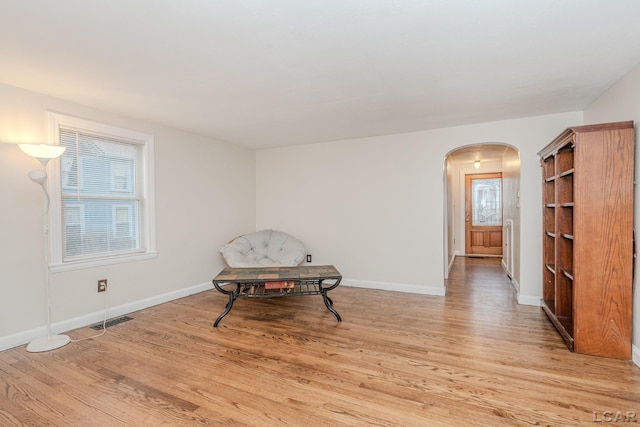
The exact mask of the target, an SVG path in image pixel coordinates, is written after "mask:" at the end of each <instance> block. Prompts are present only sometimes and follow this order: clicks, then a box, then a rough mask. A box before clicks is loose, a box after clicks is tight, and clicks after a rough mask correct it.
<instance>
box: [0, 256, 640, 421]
mask: <svg viewBox="0 0 640 427" xmlns="http://www.w3.org/2000/svg"><path fill="white" fill-rule="evenodd" d="M499 262H500V261H499V260H498V259H470V258H458V259H457V260H456V262H455V265H454V268H453V271H452V274H451V278H450V279H449V281H448V283H447V296H446V297H436V296H425V295H413V294H406V293H395V292H387V291H378V290H368V289H362V288H351V287H346V286H345V287H338V288H337V289H336V290H335V291H332V292H331V294H330V295H331V297H332V298H333V301H334V303H335V307H336V308H337V310H338V311H339V312H340V314H341V315H342V317H343V322H341V323H338V322H337V321H336V319H335V317H334V316H333V315H332V314H331V313H330V312H329V311H328V310H327V309H326V308H325V306H324V304H323V303H322V299H321V298H320V297H317V296H316V297H296V298H283V299H269V300H241V301H238V302H236V304H235V305H234V308H233V310H232V311H231V313H230V314H229V315H228V316H227V317H225V318H224V319H223V320H222V322H221V323H220V326H219V327H218V328H217V329H214V328H212V325H211V323H212V322H213V320H214V319H215V318H216V317H217V315H218V314H220V313H221V312H222V310H223V309H224V305H225V303H226V298H225V297H224V296H223V295H222V294H219V293H217V292H216V291H215V290H212V291H208V292H204V293H201V294H198V295H193V296H190V297H187V298H183V299H180V300H177V301H173V302H170V303H166V304H162V305H160V306H156V307H152V308H149V309H145V310H142V311H139V312H136V313H133V314H131V316H132V317H134V319H133V320H131V321H129V322H126V323H122V324H119V325H116V326H113V327H111V328H109V329H108V331H107V333H106V334H105V335H104V336H102V337H100V338H97V339H93V340H87V341H82V342H79V343H72V344H70V345H67V346H66V347H63V348H61V349H58V350H56V351H52V352H49V353H41V354H30V353H27V352H26V351H25V348H24V346H23V347H18V348H15V349H11V350H7V351H4V352H1V353H0V375H1V377H2V378H1V379H2V381H1V384H2V388H1V389H0V426H13V425H29V426H44V425H57V426H82V427H85V426H101V427H104V426H125V425H126V426H217V425H228V426H234V425H253V426H269V425H277V426H280V425H288V426H309V427H312V426H314V427H315V426H325V425H327V426H336V425H363V426H440V425H447V426H450V425H453V426H469V425H476V426H482V425H486V426H496V425H554V426H561V425H566V426H575V425H581V424H584V425H594V423H603V422H606V421H610V420H613V419H614V418H617V419H618V421H620V420H621V418H620V417H627V420H630V421H635V422H640V403H639V402H640V368H638V367H637V366H635V365H633V363H631V362H629V361H620V360H613V359H605V358H600V357H594V356H585V355H580V354H575V353H570V352H569V351H568V350H567V349H566V347H565V346H564V344H563V342H562V340H561V338H560V336H559V335H558V334H557V333H556V331H555V330H554V329H553V327H552V326H551V324H550V323H549V322H548V320H547V319H546V318H545V316H544V314H543V313H542V311H541V310H540V308H537V307H529V306H519V305H517V304H516V303H515V300H514V292H513V289H512V288H511V285H510V284H509V282H508V280H507V277H506V276H505V275H504V273H503V271H502V269H501V267H500V264H499ZM338 268H339V266H338ZM94 333H95V331H93V330H91V329H89V328H83V329H79V330H77V331H72V332H71V333H70V335H71V336H72V337H73V338H81V337H83V336H88V335H92V334H94ZM632 413H635V414H637V415H635V419H633V416H632ZM596 425H597V424H596Z"/></svg>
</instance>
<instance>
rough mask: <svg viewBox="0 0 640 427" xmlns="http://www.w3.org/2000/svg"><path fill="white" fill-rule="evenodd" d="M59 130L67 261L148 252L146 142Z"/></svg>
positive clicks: (64, 258) (63, 247)
mask: <svg viewBox="0 0 640 427" xmlns="http://www.w3.org/2000/svg"><path fill="white" fill-rule="evenodd" d="M59 132H60V134H59V142H60V145H62V146H64V147H66V150H65V152H64V154H63V155H62V158H61V160H60V190H61V226H62V229H61V236H62V262H70V261H75V260H82V259H92V258H104V257H108V256H112V255H123V254H128V253H137V252H144V251H145V250H146V249H147V248H145V241H146V239H145V236H144V230H145V226H144V218H145V215H144V212H145V198H144V189H145V183H144V174H143V170H144V164H143V162H144V153H143V150H144V144H143V143H141V142H139V141H130V140H126V139H118V138H113V137H110V136H105V135H99V134H92V133H90V132H87V131H84V130H78V129H74V128H65V127H60V128H59Z"/></svg>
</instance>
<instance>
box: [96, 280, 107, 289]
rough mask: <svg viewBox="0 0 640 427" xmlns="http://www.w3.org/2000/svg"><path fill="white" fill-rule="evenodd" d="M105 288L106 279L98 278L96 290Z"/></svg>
mask: <svg viewBox="0 0 640 427" xmlns="http://www.w3.org/2000/svg"><path fill="white" fill-rule="evenodd" d="M106 290H107V279H102V280H98V292H104V291H106Z"/></svg>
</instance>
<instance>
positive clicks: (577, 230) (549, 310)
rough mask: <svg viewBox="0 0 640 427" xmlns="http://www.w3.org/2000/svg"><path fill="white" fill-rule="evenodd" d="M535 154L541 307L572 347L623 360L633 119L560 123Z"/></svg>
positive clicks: (627, 351)
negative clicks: (556, 132)
mask: <svg viewBox="0 0 640 427" xmlns="http://www.w3.org/2000/svg"><path fill="white" fill-rule="evenodd" d="M538 155H539V156H540V157H541V166H542V206H543V208H542V209H543V215H542V221H543V236H542V239H543V245H542V247H543V279H542V280H543V283H542V285H543V286H542V301H541V305H542V308H543V310H544V311H545V313H546V314H547V316H548V317H549V319H550V320H551V322H552V323H553V325H554V326H555V327H556V329H558V332H559V333H560V335H561V336H562V338H563V339H564V340H565V342H566V344H567V346H568V347H569V349H571V350H572V351H576V352H579V353H585V354H593V355H598V356H607V357H614V358H619V359H630V358H631V327H632V318H631V313H632V312H631V310H632V280H633V277H632V276H633V259H634V253H633V251H634V245H633V169H634V129H633V122H632V121H627V122H617V123H606V124H601V125H589V126H578V127H571V128H568V129H567V130H565V131H564V132H563V133H561V134H560V135H559V136H558V137H557V138H556V139H554V140H553V141H552V142H551V143H549V144H548V145H547V146H546V147H545V148H544V149H542V150H541V151H540V152H539V153H538Z"/></svg>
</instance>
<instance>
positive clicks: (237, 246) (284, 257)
mask: <svg viewBox="0 0 640 427" xmlns="http://www.w3.org/2000/svg"><path fill="white" fill-rule="evenodd" d="M220 253H221V254H222V257H223V258H224V260H225V261H226V263H227V265H228V266H229V267H235V268H242V267H270V266H274V267H275V266H281V267H295V266H297V265H299V264H300V263H301V262H302V260H303V259H304V257H305V256H306V254H307V251H306V249H305V247H304V245H303V244H302V242H301V241H300V240H298V239H296V238H295V237H293V236H291V235H289V234H287V233H284V232H282V231H275V230H261V231H256V232H255V233H249V234H245V235H243V236H240V237H236V238H235V239H233V240H232V241H230V242H229V243H227V244H226V245H224V246H223V247H222V249H220Z"/></svg>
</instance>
